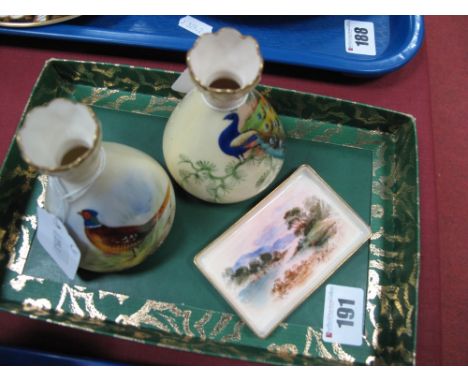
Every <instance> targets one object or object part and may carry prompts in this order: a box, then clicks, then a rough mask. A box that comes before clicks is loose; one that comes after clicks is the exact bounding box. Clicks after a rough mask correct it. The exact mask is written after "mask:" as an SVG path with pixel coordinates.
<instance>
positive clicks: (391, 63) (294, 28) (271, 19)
mask: <svg viewBox="0 0 468 382" xmlns="http://www.w3.org/2000/svg"><path fill="white" fill-rule="evenodd" d="M181 17H182V16H83V17H79V18H76V19H73V20H70V21H68V22H65V23H62V24H55V25H49V26H44V27H37V28H24V29H19V28H0V34H2V33H3V34H10V35H23V36H37V37H44V38H58V39H67V40H75V41H86V42H97V43H111V44H119V45H130V46H140V47H149V48H161V49H171V50H179V51H185V50H187V49H189V48H190V47H191V46H192V44H193V42H194V40H195V39H196V36H195V35H194V34H192V33H191V32H188V31H186V30H185V29H182V28H181V27H179V26H178V22H179V19H180V18H181ZM196 17H197V18H198V19H200V20H201V21H204V22H206V23H207V24H210V25H212V26H213V30H214V31H216V30H218V29H219V28H221V27H224V26H231V27H235V28H237V29H239V30H240V31H241V32H242V33H244V34H250V35H252V36H254V37H255V38H256V39H257V40H258V41H259V44H260V47H261V50H262V54H263V56H264V58H265V59H266V60H268V61H273V62H278V63H284V64H294V65H301V66H307V67H312V68H319V69H325V70H332V71H338V72H343V73H350V74H356V75H365V76H378V75H382V74H384V73H388V72H390V71H393V70H396V69H398V68H400V67H401V66H403V65H404V64H406V63H407V62H408V61H409V60H410V59H411V58H412V57H413V56H414V55H415V54H416V52H417V51H418V50H419V48H420V46H421V44H422V40H423V34H424V22H423V18H422V16H268V17H267V16H247V17H246V16H243V17H241V16H196ZM345 19H351V20H362V21H372V22H373V23H374V29H375V38H376V51H377V54H376V56H364V55H357V54H350V53H347V52H346V51H345V42H344V20H345Z"/></svg>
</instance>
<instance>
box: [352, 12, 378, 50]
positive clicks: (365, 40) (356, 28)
mask: <svg viewBox="0 0 468 382" xmlns="http://www.w3.org/2000/svg"><path fill="white" fill-rule="evenodd" d="M345 44H346V52H348V53H351V54H365V55H368V56H375V55H376V50H375V33H374V23H372V22H369V21H355V20H345Z"/></svg>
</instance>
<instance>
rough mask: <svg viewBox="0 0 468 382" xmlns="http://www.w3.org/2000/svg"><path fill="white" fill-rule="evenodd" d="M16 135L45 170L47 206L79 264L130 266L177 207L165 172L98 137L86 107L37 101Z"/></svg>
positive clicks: (160, 235)
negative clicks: (74, 246) (74, 245)
mask: <svg viewBox="0 0 468 382" xmlns="http://www.w3.org/2000/svg"><path fill="white" fill-rule="evenodd" d="M17 139H18V144H19V147H20V149H21V152H22V155H23V158H24V160H25V161H26V162H27V163H29V164H30V165H31V166H33V167H35V168H37V169H38V170H39V171H40V172H42V173H44V174H47V175H48V185H47V192H46V200H45V208H46V209H47V210H48V211H49V212H51V213H53V214H54V215H56V216H58V217H59V218H60V219H61V220H62V221H63V222H64V223H65V226H66V227H67V229H68V231H69V233H70V235H71V236H72V237H73V239H74V240H75V241H76V243H77V245H78V246H79V248H80V252H81V262H80V267H81V268H83V269H87V270H91V271H96V272H111V271H119V270H122V269H126V268H130V267H133V266H135V265H137V264H140V263H141V262H142V261H143V260H144V259H145V258H146V257H147V256H148V255H150V254H151V253H153V252H154V251H155V250H156V249H157V248H158V247H159V245H160V244H161V243H162V241H163V240H164V239H165V237H166V236H167V235H168V233H169V230H170V228H171V226H172V222H173V219H174V212H175V196H174V191H173V188H172V185H171V182H170V180H169V177H168V176H167V174H166V173H165V171H164V169H163V168H162V167H161V166H160V165H159V164H158V163H157V162H156V161H155V160H154V159H153V158H151V157H150V156H148V155H146V154H145V153H143V152H141V151H139V150H136V149H133V148H131V147H128V146H125V145H121V144H118V143H112V142H102V141H101V127H100V123H99V121H98V120H97V118H96V116H95V114H94V112H93V111H92V110H91V109H90V108H89V107H87V106H85V105H82V104H79V103H74V102H72V101H69V100H67V99H61V98H57V99H55V100H53V101H52V102H50V103H49V104H47V105H45V106H40V107H37V108H34V109H33V110H31V111H30V112H29V113H28V114H27V115H26V118H25V121H24V123H23V126H22V127H21V128H20V130H19V131H18V137H17ZM39 224H40V222H39Z"/></svg>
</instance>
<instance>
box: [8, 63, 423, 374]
mask: <svg viewBox="0 0 468 382" xmlns="http://www.w3.org/2000/svg"><path fill="white" fill-rule="evenodd" d="M177 76H178V73H174V72H166V71H159V70H154V69H148V68H136V67H129V66H123V65H114V64H102V63H94V62H78V61H66V60H50V61H48V62H47V63H46V65H45V67H44V69H43V71H42V73H41V75H40V77H39V79H38V81H37V83H36V85H35V87H34V89H33V92H32V94H31V97H30V99H29V102H28V104H27V106H26V109H25V112H27V111H28V110H30V109H31V108H32V107H35V106H38V105H41V104H44V103H46V102H48V101H50V100H51V99H53V98H55V97H66V98H70V99H74V100H77V101H80V102H83V103H85V104H88V105H90V106H91V107H92V108H93V110H94V111H95V112H96V114H97V116H98V118H99V119H100V121H101V123H102V127H103V134H104V139H105V140H108V141H117V142H121V143H125V144H129V145H131V146H134V147H137V148H139V149H140V150H143V151H145V152H146V153H148V154H149V155H151V156H152V157H154V158H155V159H157V160H158V161H159V162H160V163H162V164H164V160H163V156H162V147H161V144H162V134H163V130H164V126H165V123H166V121H167V118H168V117H169V115H170V113H171V111H172V110H173V109H174V107H175V106H176V105H177V103H178V102H179V101H180V99H181V96H180V95H179V94H178V93H175V92H173V91H172V90H171V85H172V83H173V82H174V81H175V79H176V78H177ZM260 90H261V92H262V93H263V94H264V95H265V96H266V97H267V98H268V99H269V100H270V101H271V103H272V104H273V106H274V107H275V108H276V110H277V111H278V113H279V114H280V116H281V120H282V122H283V125H284V127H285V129H286V132H287V136H288V139H287V142H286V144H287V147H286V150H287V152H286V159H285V164H284V166H283V169H282V171H281V173H280V176H279V177H278V179H277V180H276V183H275V184H273V185H272V186H271V187H270V188H269V189H268V190H266V191H265V192H264V193H262V194H261V195H258V196H257V197H256V198H254V199H252V200H249V201H246V202H242V203H238V204H233V205H215V204H208V203H205V202H202V201H199V200H196V199H194V198H192V197H190V196H189V195H188V194H186V193H185V192H183V191H182V190H181V189H180V188H177V187H176V198H177V212H176V217H175V222H174V226H173V229H172V231H171V233H170V235H169V237H168V239H167V240H166V242H165V243H164V244H163V246H162V247H161V248H160V249H159V250H158V251H157V253H155V254H154V255H153V256H151V257H150V258H149V259H148V260H146V261H145V262H144V263H143V264H141V265H140V266H138V267H136V268H134V269H132V270H128V271H125V272H121V273H114V274H104V275H97V274H93V273H90V272H85V271H79V272H78V275H77V276H76V277H75V279H74V280H73V281H70V280H68V279H67V278H66V276H65V275H64V274H63V273H62V272H61V271H60V269H59V268H58V267H57V266H56V265H55V263H54V262H53V260H52V259H51V258H50V257H49V256H48V255H47V254H46V253H45V252H44V250H43V249H42V247H41V246H40V244H39V243H38V241H37V239H36V238H35V233H36V229H37V217H36V206H37V205H38V204H39V205H42V204H43V203H44V193H45V185H46V182H47V177H45V176H42V175H39V174H37V173H36V172H35V171H34V170H33V169H31V168H30V167H28V166H27V165H26V164H25V163H24V162H23V161H22V160H21V157H20V155H19V151H18V147H17V146H16V143H13V144H12V145H11V148H10V150H9V152H8V155H7V158H6V160H5V163H4V165H3V167H2V169H1V173H0V213H1V216H0V243H1V252H0V308H1V309H3V310H5V311H9V312H11V313H15V314H21V315H25V316H27V317H30V318H34V319H41V320H47V321H48V322H53V323H58V324H61V325H66V326H70V327H73V328H81V329H83V330H87V331H92V332H96V333H103V334H107V335H111V336H118V337H120V338H127V339H129V340H133V341H139V342H144V343H147V344H152V345H157V346H162V347H168V348H175V349H181V350H187V351H191V352H196V353H204V354H210V355H217V356H223V357H232V358H237V359H242V360H249V361H256V362H266V363H273V364H298V365H304V364H357V365H363V364H414V362H415V351H416V318H417V301H418V276H419V226H420V225H419V191H418V159H417V143H416V127H415V121H414V118H412V117H411V116H408V115H404V114H401V113H397V112H393V111H389V110H383V109H378V108H375V107H371V106H367V105H362V104H356V103H353V102H348V101H343V100H338V99H334V98H327V97H322V96H317V95H313V94H305V93H299V92H295V91H290V90H284V89H277V88H270V87H260ZM23 118H24V114H23ZM21 122H22V121H21ZM21 122H20V124H21ZM38 144H40V142H38ZM302 164H308V165H310V166H312V167H313V168H314V169H315V170H316V171H317V173H318V174H319V175H320V176H321V177H322V178H323V179H324V180H325V181H326V182H327V183H328V184H329V185H330V186H331V187H332V188H333V189H334V190H335V191H336V192H337V193H338V194H339V195H340V196H341V197H342V198H343V199H344V200H345V201H346V202H347V203H348V204H349V205H350V206H351V207H352V208H353V209H354V210H355V211H356V212H357V213H358V215H359V216H360V217H361V218H362V219H363V220H364V221H365V222H366V223H367V224H368V225H369V226H370V227H371V228H372V237H371V239H370V240H369V241H368V242H367V244H365V245H364V246H363V247H362V248H361V249H360V250H359V251H358V252H357V253H356V254H355V255H354V256H352V257H351V258H350V260H348V261H347V262H346V263H345V264H343V265H342V266H341V267H340V268H339V269H338V270H337V271H336V272H335V273H334V274H333V275H332V276H331V277H330V278H329V279H328V280H327V281H326V282H325V283H324V284H323V285H322V286H321V287H320V288H319V289H317V290H316V291H315V292H314V293H313V294H312V295H311V296H310V297H309V298H308V299H307V300H306V301H305V302H304V303H303V304H302V305H301V306H300V307H299V308H298V309H297V310H295V311H294V313H293V314H291V315H290V316H289V317H288V319H287V321H286V322H284V323H282V324H281V325H280V326H279V327H278V328H277V329H276V330H275V331H274V332H273V333H272V334H271V335H270V336H268V337H267V338H266V339H259V338H258V337H257V336H255V335H254V334H253V333H252V332H251V331H250V329H248V327H247V326H246V325H245V324H244V323H243V322H242V321H241V320H240V319H239V317H238V316H237V315H236V314H235V313H234V312H233V311H232V310H231V308H230V307H229V305H228V303H227V302H226V301H224V299H223V298H222V297H221V295H220V294H218V292H217V291H216V290H215V289H214V288H213V287H212V286H211V285H210V283H209V282H208V281H207V280H206V279H205V277H204V276H203V275H202V274H201V273H200V272H199V271H198V270H197V269H196V267H195V266H194V264H193V258H194V257H195V255H196V254H197V253H198V252H199V251H200V250H201V249H203V248H204V247H206V246H207V245H208V244H209V243H210V242H211V241H213V240H214V239H215V238H217V237H218V236H219V235H220V234H222V233H223V232H224V231H225V230H226V229H227V228H228V227H230V226H231V225H232V224H233V223H234V222H235V221H237V220H238V219H239V218H241V217H242V215H243V214H245V213H246V212H247V211H248V210H250V209H251V208H252V207H253V206H254V205H255V204H256V203H257V202H258V201H259V200H261V199H262V198H263V197H265V196H266V195H267V194H268V192H270V191H271V190H272V189H273V188H274V187H275V186H277V185H278V184H280V183H281V181H282V180H284V179H286V178H287V177H288V175H290V174H291V173H292V172H293V171H294V170H295V169H297V168H298V167H299V166H300V165H302ZM327 284H337V285H343V286H349V287H356V288H362V289H363V290H364V291H365V296H366V302H365V312H364V313H365V317H364V331H363V343H362V345H361V346H359V347H357V346H349V345H340V344H331V343H328V342H324V341H323V340H322V319H323V309H324V298H325V288H326V285H327Z"/></svg>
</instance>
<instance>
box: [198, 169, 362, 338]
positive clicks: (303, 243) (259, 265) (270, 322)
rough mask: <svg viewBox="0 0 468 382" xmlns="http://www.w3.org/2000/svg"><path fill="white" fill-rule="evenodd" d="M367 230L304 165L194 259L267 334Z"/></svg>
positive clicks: (241, 312) (241, 313) (351, 250)
mask: <svg viewBox="0 0 468 382" xmlns="http://www.w3.org/2000/svg"><path fill="white" fill-rule="evenodd" d="M370 234H371V231H370V229H369V227H368V226H367V225H366V224H365V223H364V222H363V221H362V220H361V218H360V217H359V216H358V215H357V214H356V213H355V212H354V211H353V210H352V209H351V207H350V206H349V205H347V204H346V202H345V201H343V200H342V199H341V197H340V196H338V195H337V194H336V193H335V192H334V191H333V190H332V189H331V188H330V186H328V185H327V184H326V183H325V182H324V181H323V180H322V179H321V178H320V177H319V175H318V174H317V173H316V172H315V171H314V170H313V169H312V168H311V167H309V166H306V165H303V166H301V167H299V169H298V170H296V171H295V172H294V173H293V174H292V175H291V176H290V177H289V178H288V179H287V180H286V181H284V182H283V183H282V184H281V185H280V186H279V187H278V188H276V189H275V190H274V191H273V192H272V193H270V194H269V195H268V196H267V197H266V198H265V199H263V200H262V201H261V202H260V203H259V204H258V205H257V206H256V207H254V208H253V209H252V210H250V211H249V212H248V213H247V214H246V215H245V216H244V217H243V218H242V219H241V220H239V221H238V222H237V223H236V224H234V225H233V226H232V227H231V228H229V229H228V230H227V231H226V232H225V233H224V234H223V235H221V236H220V237H219V238H218V239H216V240H215V241H214V242H213V243H211V244H210V245H209V246H208V247H207V248H205V249H204V250H203V251H202V252H200V253H199V254H198V255H197V256H196V257H195V264H196V265H197V267H198V268H199V269H200V270H201V271H202V273H203V274H204V275H205V276H206V277H207V278H208V280H209V281H210V282H211V283H212V284H213V285H214V286H215V288H216V289H217V290H218V291H219V292H220V293H221V294H222V295H223V297H224V298H225V299H226V300H227V301H228V302H229V304H230V305H231V306H232V307H233V309H234V310H235V311H236V312H237V313H238V314H239V316H240V317H241V318H242V319H243V321H245V322H246V323H247V325H248V326H249V327H250V328H251V329H252V330H253V332H254V333H255V334H257V336H259V337H261V338H265V337H267V336H268V335H269V334H270V333H271V332H272V331H273V330H274V329H275V328H276V326H277V325H278V324H280V323H281V322H282V321H283V320H284V319H285V318H286V316H287V315H288V314H289V313H291V312H292V310H293V309H295V308H296V307H297V306H298V305H299V304H300V303H301V302H303V301H304V300H305V299H306V298H307V297H308V296H309V295H310V294H311V293H312V292H313V291H314V290H315V289H317V288H318V287H319V286H320V285H321V284H322V283H323V282H324V281H325V280H326V279H327V278H328V277H329V276H330V275H331V274H332V273H333V272H334V271H335V270H336V269H337V268H338V267H339V266H340V265H341V264H342V263H343V262H344V261H345V260H346V259H347V258H348V257H349V256H351V255H352V254H353V253H354V252H356V251H357V250H358V249H359V247H361V245H362V244H363V243H364V242H366V241H367V240H368V239H369V237H370Z"/></svg>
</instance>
